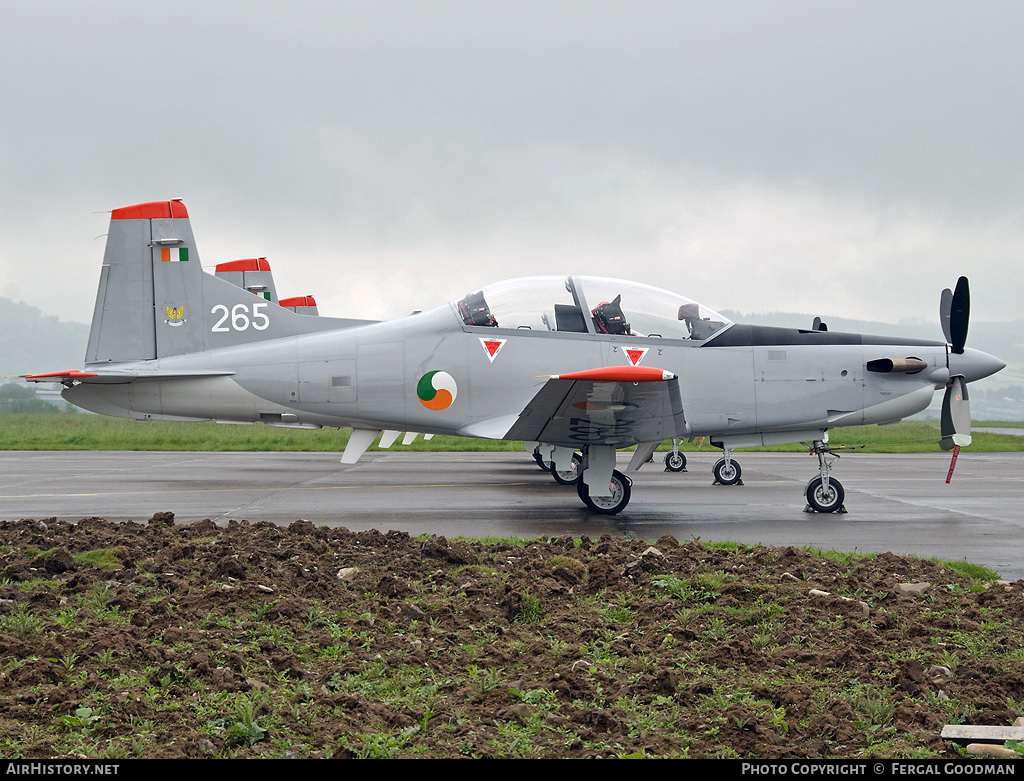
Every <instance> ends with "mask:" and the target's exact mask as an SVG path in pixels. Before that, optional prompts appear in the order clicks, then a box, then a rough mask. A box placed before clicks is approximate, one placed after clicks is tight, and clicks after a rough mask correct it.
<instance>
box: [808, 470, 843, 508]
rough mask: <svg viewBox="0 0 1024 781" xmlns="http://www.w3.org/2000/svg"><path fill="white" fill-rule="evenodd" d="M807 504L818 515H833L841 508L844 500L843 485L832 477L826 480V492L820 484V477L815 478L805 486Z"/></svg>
mask: <svg viewBox="0 0 1024 781" xmlns="http://www.w3.org/2000/svg"><path fill="white" fill-rule="evenodd" d="M805 493H806V495H807V504H809V505H810V506H811V507H812V508H813V509H815V510H817V511H818V512H819V513H834V512H836V511H837V510H839V509H840V508H841V507H842V506H843V500H844V499H845V498H846V491H844V490H843V484H842V483H840V482H839V481H838V480H836V479H835V478H834V477H830V478H829V479H828V490H826V489H825V486H824V485H823V484H822V480H821V478H820V477H815V478H814V479H813V480H811V482H809V483H808V484H807V491H806V492H805Z"/></svg>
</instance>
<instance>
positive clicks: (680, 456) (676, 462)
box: [665, 451, 686, 472]
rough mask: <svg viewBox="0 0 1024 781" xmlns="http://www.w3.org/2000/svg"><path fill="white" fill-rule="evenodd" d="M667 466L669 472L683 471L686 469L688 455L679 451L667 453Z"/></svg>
mask: <svg viewBox="0 0 1024 781" xmlns="http://www.w3.org/2000/svg"><path fill="white" fill-rule="evenodd" d="M665 468H666V469H667V470H668V471H669V472H682V471H683V470H684V469H686V455H685V454H684V453H680V452H679V451H675V452H669V453H666V454H665Z"/></svg>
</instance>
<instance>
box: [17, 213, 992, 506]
mask: <svg viewBox="0 0 1024 781" xmlns="http://www.w3.org/2000/svg"><path fill="white" fill-rule="evenodd" d="M254 263H255V266H244V265H243V266H233V265H232V264H225V266H223V267H221V268H220V269H219V270H218V273H217V274H216V275H210V274H207V273H205V272H204V271H203V269H202V267H201V266H200V264H199V253H198V251H197V249H196V243H195V239H194V237H193V235H192V227H191V224H190V222H189V217H188V212H187V211H186V209H185V206H184V204H183V203H181V201H178V200H172V201H156V202H152V203H143V204H137V205H135V206H127V207H124V208H121V209H116V210H114V211H113V212H112V214H111V221H110V232H109V235H108V238H107V246H106V253H105V255H104V258H103V268H102V271H101V274H100V283H99V292H98V295H97V298H96V309H95V313H94V315H93V321H92V331H91V333H90V336H89V346H88V351H87V354H86V358H85V366H84V368H83V369H82V370H73V371H62V372H55V373H51V374H40V375H30V376H28V377H27V378H26V379H28V380H32V381H56V382H61V383H63V384H64V385H65V386H66V387H65V389H64V391H63V396H64V398H65V399H67V400H68V401H70V402H72V403H74V404H77V405H78V406H80V407H84V408H85V409H89V410H93V411H95V412H99V413H103V414H106V415H117V416H121V417H131V418H137V419H144V420H150V419H156V420H210V419H216V420H222V421H233V422H254V421H264V422H266V423H270V424H275V425H286V426H301V427H309V428H317V427H321V426H335V427H351V428H352V429H354V430H353V433H352V436H351V438H350V440H349V443H348V446H347V448H346V450H345V453H344V456H343V458H342V462H343V463H346V464H351V463H355V462H356V461H357V460H358V459H359V457H360V456H361V455H362V454H363V452H365V450H366V449H367V447H369V445H370V444H371V443H372V442H373V441H374V439H375V438H376V436H377V435H378V434H380V433H381V432H384V434H383V435H382V439H384V440H385V444H390V442H393V441H394V439H395V437H396V436H397V433H398V432H401V431H408V432H421V433H425V434H451V435H456V436H463V437H484V438H490V439H508V440H522V441H523V442H524V443H526V447H527V449H528V450H533V451H534V454H535V457H536V458H537V459H538V461H540V462H546V461H550V462H552V464H553V467H552V469H553V471H555V472H556V473H557V474H561V475H563V476H565V475H568V476H570V477H571V478H572V479H571V480H570V481H571V482H575V483H576V486H577V492H578V494H579V496H580V498H581V499H582V500H583V502H584V503H585V504H586V505H587V506H588V507H589V508H590V509H591V510H593V511H595V512H598V513H617V512H619V511H620V510H622V509H623V508H624V507H626V505H627V503H628V502H629V498H630V485H631V480H630V479H629V478H628V477H626V476H625V475H624V474H622V473H621V472H619V471H618V470H616V469H615V466H616V458H615V451H616V450H617V449H620V448H628V447H631V446H634V445H635V446H636V452H635V453H634V455H633V458H632V460H631V461H630V465H629V467H628V468H627V470H626V471H627V472H629V471H635V470H636V469H638V468H639V467H640V465H641V464H643V463H644V462H645V461H646V460H648V459H649V458H650V456H651V454H652V452H653V450H654V448H655V447H656V446H657V445H658V444H659V443H660V442H662V441H663V440H665V439H669V438H672V439H678V438H688V437H698V436H700V437H708V438H709V439H710V441H711V442H712V444H714V445H716V446H718V447H720V448H722V449H723V451H724V452H723V457H722V459H721V460H720V461H719V462H718V463H717V464H716V465H715V469H714V471H715V477H716V479H717V480H718V481H719V482H721V483H724V484H729V483H735V482H738V480H739V475H740V467H739V464H738V463H737V461H736V459H735V458H733V455H732V453H733V450H735V449H736V448H742V447H752V446H757V445H773V444H779V443H783V442H803V443H805V444H806V445H807V447H808V448H809V449H810V450H811V451H812V452H814V453H816V454H817V455H818V470H817V471H818V473H817V474H816V475H815V476H814V477H813V478H812V479H811V480H810V482H809V483H808V485H807V489H806V498H807V501H808V503H809V505H810V506H811V507H812V508H813V509H815V510H817V511H819V512H833V511H835V510H838V509H839V508H841V507H842V505H843V500H844V492H843V487H842V485H841V484H840V483H839V481H838V480H836V479H834V478H832V477H831V476H830V474H829V459H826V456H827V455H828V453H829V452H830V450H829V446H828V432H829V430H830V429H833V428H837V427H840V426H858V425H863V424H866V423H891V422H895V421H897V420H900V419H901V418H904V417H906V416H908V415H912V414H914V413H916V412H919V411H921V410H923V409H925V408H926V407H927V406H928V405H929V403H930V402H931V400H932V396H933V394H934V393H935V391H936V390H944V392H945V396H944V399H943V404H942V441H941V444H942V446H943V447H945V448H947V449H952V448H959V447H960V446H963V445H966V444H969V443H970V411H969V407H968V398H967V383H969V382H971V381H973V380H977V379H981V378H982V377H987V376H988V375H990V374H993V373H994V372H997V371H999V370H1000V369H1001V368H1002V367H1003V366H1004V364H1003V362H1002V361H999V360H998V359H996V358H994V357H992V356H991V355H987V354H985V353H983V352H980V351H978V350H973V349H970V348H967V347H965V346H964V342H965V340H966V337H967V324H968V316H969V315H968V310H969V293H968V286H967V280H966V279H965V278H961V279H960V281H959V282H958V283H957V285H956V289H955V291H952V292H951V291H948V290H947V291H944V293H943V295H942V298H941V305H940V314H941V321H942V328H943V332H944V334H945V341H922V340H919V339H903V338H897V337H882V336H867V335H862V334H848V333H835V332H832V331H828V330H826V327H825V326H824V325H823V324H820V323H817V322H816V324H815V326H814V327H813V328H812V329H809V330H798V329H790V328H768V327H762V326H753V325H741V324H739V323H733V322H730V321H729V320H728V319H727V318H725V317H723V316H722V315H720V314H718V313H716V312H714V311H712V310H711V309H708V308H707V307H705V306H703V305H701V304H698V303H697V302H695V301H692V300H690V299H688V298H684V297H683V296H679V295H676V294H674V293H670V292H667V291H665V290H660V289H658V288H654V287H650V286H648V285H642V284H638V283H635V282H627V281H623V280H616V279H603V278H598V277H590V276H571V275H570V276H548V277H531V278H525V279H516V280H511V281H507V282H501V283H498V284H494V285H489V286H486V287H483V288H481V289H479V290H474V291H472V292H471V293H469V294H468V295H466V296H465V297H464V298H461V299H459V300H457V301H451V302H448V303H445V304H442V305H441V306H439V307H437V308H435V309H431V310H429V311H424V312H419V313H415V314H412V315H409V316H407V317H403V318H400V319H398V320H390V321H386V322H373V321H367V320H351V319H338V318H330V317H319V316H316V317H314V316H310V314H311V313H310V309H309V306H306V305H304V304H308V303H309V302H307V301H306V300H305V299H300V303H299V304H298V305H292V306H288V305H287V303H288V302H284V301H278V300H277V299H276V295H271V294H270V290H271V289H272V287H271V286H272V282H271V283H270V284H269V285H268V284H266V283H260V284H246V283H244V282H243V281H241V280H243V279H244V277H245V274H246V273H247V272H249V273H253V274H257V275H258V274H259V272H260V271H261V267H260V264H259V263H258V262H255V261H254ZM266 271H268V272H269V267H267V268H266ZM236 272H237V274H236ZM232 274H236V276H239V277H240V279H235V280H232V279H230V278H229V277H231V275H232ZM265 276H266V277H267V280H266V282H269V274H267V275H265ZM291 303H292V304H295V302H294V301H292V302H291ZM281 304H286V305H285V306H282V305H281ZM313 311H315V310H313Z"/></svg>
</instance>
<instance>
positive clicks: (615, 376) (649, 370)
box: [551, 366, 677, 382]
mask: <svg viewBox="0 0 1024 781" xmlns="http://www.w3.org/2000/svg"><path fill="white" fill-rule="evenodd" d="M676 377H677V375H676V374H673V373H672V372H669V371H665V370H664V369H656V368H654V367H653V366H605V367H603V368H600V369H585V370H584V371H580V372H571V373H569V374H552V375H551V379H553V380H592V381H594V382H657V381H660V380H674V379H676Z"/></svg>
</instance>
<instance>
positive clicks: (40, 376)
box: [22, 369, 99, 380]
mask: <svg viewBox="0 0 1024 781" xmlns="http://www.w3.org/2000/svg"><path fill="white" fill-rule="evenodd" d="M22 376H23V378H24V379H26V380H41V379H43V378H46V377H71V378H75V377H98V376H99V375H98V374H96V372H83V371H79V370H78V369H68V370H67V371H63V372H50V373H49V374H25V375H22Z"/></svg>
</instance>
